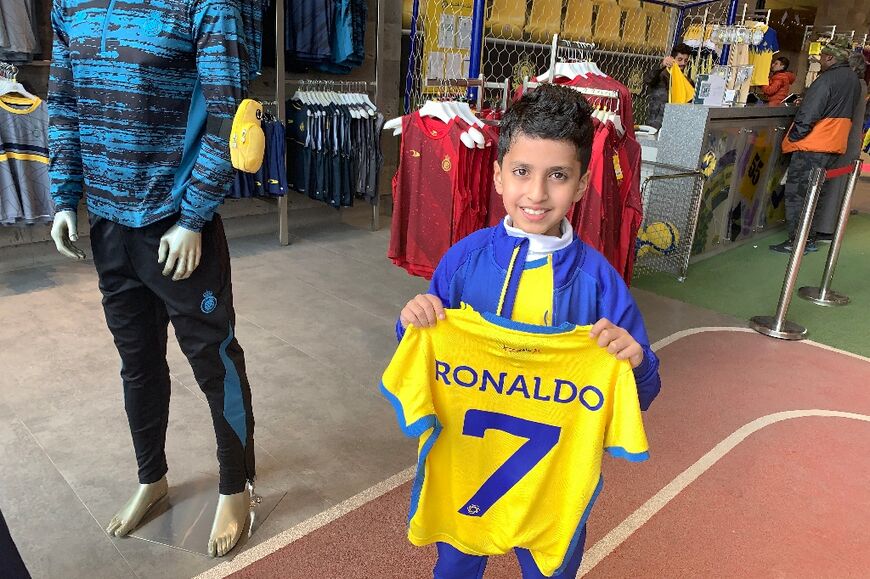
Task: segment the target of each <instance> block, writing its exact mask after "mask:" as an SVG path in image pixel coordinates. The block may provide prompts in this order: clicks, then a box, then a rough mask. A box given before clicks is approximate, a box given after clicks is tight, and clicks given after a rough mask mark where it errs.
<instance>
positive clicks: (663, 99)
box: [643, 44, 692, 129]
mask: <svg viewBox="0 0 870 579" xmlns="http://www.w3.org/2000/svg"><path fill="white" fill-rule="evenodd" d="M691 57H692V47H690V46H689V45H687V44H678V45H676V46H674V49H673V50H671V55H670V56H666V57H665V58H664V60H662V61H661V62H660V63H659V64H656V65H655V66H654V67H652V68H651V69H649V70H648V71H647V73H646V75H644V77H643V83H644V84H645V85H646V86H647V87H649V108H648V109H647V118H646V124H647V125H649V126H651V127H655V128H657V129H660V128H662V119H663V118H664V116H665V105H666V104H668V93H669V88H670V85H671V73H670V70H671V66H673V65H674V64H676V65H677V66H679V67H680V70H682V71H683V72H685V71H686V66H688V64H689V59H690V58H691ZM689 81H690V82H691V79H689Z"/></svg>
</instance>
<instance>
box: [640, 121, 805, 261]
mask: <svg viewBox="0 0 870 579" xmlns="http://www.w3.org/2000/svg"><path fill="white" fill-rule="evenodd" d="M796 110H797V108H796V107H788V106H779V107H769V106H746V107H728V108H718V107H706V106H702V105H671V104H669V105H667V106H666V107H665V116H664V121H663V124H662V130H661V131H660V132H659V136H658V141H657V143H656V149H657V151H656V161H657V162H658V163H663V164H667V165H674V166H679V167H686V168H689V169H696V168H697V169H700V170H701V171H703V172H704V174H705V175H706V181H705V183H704V187H703V190H702V193H701V198H700V206H699V205H698V203H697V200H690V199H686V196H687V195H691V191H689V190H687V189H688V188H687V187H686V186H685V182H683V183H682V185H677V184H675V183H674V182H668V181H667V180H663V181H659V182H651V183H650V187H649V191H648V192H647V196H648V198H649V199H650V203H651V204H656V205H659V206H660V208H661V206H669V207H672V210H673V212H674V215H673V221H672V222H673V223H674V225H675V226H676V227H677V228H678V229H679V231H680V233H681V234H682V235H686V236H689V237H690V238H691V239H692V246H691V255H693V256H699V255H702V254H709V253H711V252H717V251H721V250H722V249H724V248H726V247H727V246H728V245H729V243H730V242H735V241H740V240H745V239H748V238H751V237H753V236H755V235H757V234H758V232H760V231H761V230H763V229H765V228H766V227H770V226H772V225H776V224H778V223H780V222H782V221H783V220H784V217H785V212H784V208H783V200H782V195H781V188H780V187H779V183H780V181H781V180H782V178H783V175H784V173H785V170H786V168H787V167H788V160H787V157H783V155H782V154H781V144H782V139H783V137H784V136H785V132H786V130H787V129H788V128H789V126H790V125H791V122H792V120H793V118H794V115H795V112H796ZM658 212H661V210H659V211H658ZM695 214H697V216H696V215H695Z"/></svg>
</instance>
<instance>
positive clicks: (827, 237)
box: [816, 233, 834, 243]
mask: <svg viewBox="0 0 870 579" xmlns="http://www.w3.org/2000/svg"><path fill="white" fill-rule="evenodd" d="M832 241H834V234H833V233H816V243H831V242H832Z"/></svg>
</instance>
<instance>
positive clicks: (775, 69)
mask: <svg viewBox="0 0 870 579" xmlns="http://www.w3.org/2000/svg"><path fill="white" fill-rule="evenodd" d="M783 68H784V67H783V66H782V63H781V62H780V61H778V60H774V61H773V64H771V65H770V72H779V71H781V70H782V69H783Z"/></svg>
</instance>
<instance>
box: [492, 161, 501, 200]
mask: <svg viewBox="0 0 870 579" xmlns="http://www.w3.org/2000/svg"><path fill="white" fill-rule="evenodd" d="M492 177H493V182H494V183H495V191H496V193H498V194H499V195H501V191H502V184H501V165H500V164H499V162H498V161H497V160H496V161H493V162H492Z"/></svg>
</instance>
